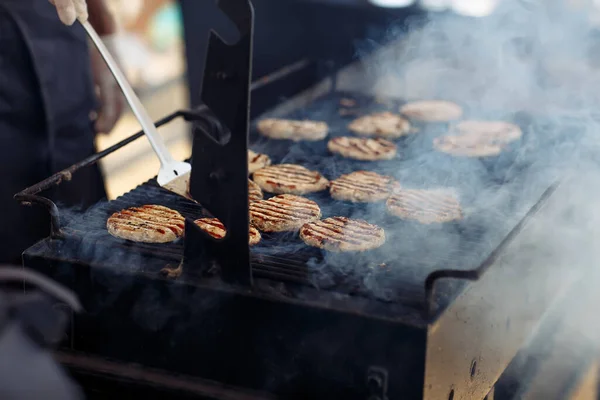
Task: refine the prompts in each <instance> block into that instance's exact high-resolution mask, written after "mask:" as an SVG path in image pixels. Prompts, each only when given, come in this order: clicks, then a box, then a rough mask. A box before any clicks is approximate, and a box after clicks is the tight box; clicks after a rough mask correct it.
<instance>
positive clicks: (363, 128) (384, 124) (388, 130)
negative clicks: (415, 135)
mask: <svg viewBox="0 0 600 400" xmlns="http://www.w3.org/2000/svg"><path fill="white" fill-rule="evenodd" d="M348 129H350V130H351V131H352V132H354V133H356V134H358V135H363V136H379V137H383V138H388V139H393V138H399V137H401V136H405V135H407V134H409V133H410V132H411V128H410V123H409V122H408V120H406V119H404V118H402V117H401V116H399V115H397V114H393V113H391V112H388V111H385V112H380V113H374V114H369V115H365V116H362V117H360V118H357V119H355V120H354V121H352V122H351V123H350V125H348Z"/></svg>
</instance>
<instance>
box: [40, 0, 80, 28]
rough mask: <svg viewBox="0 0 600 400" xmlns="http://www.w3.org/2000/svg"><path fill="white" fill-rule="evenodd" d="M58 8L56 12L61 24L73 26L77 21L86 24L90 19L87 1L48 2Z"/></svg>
mask: <svg viewBox="0 0 600 400" xmlns="http://www.w3.org/2000/svg"><path fill="white" fill-rule="evenodd" d="M48 1H50V3H52V4H53V5H54V7H56V12H57V13H58V17H59V18H60V20H61V22H62V23H63V24H65V25H73V23H75V20H79V21H80V22H85V21H87V19H88V8H87V2H86V0H48Z"/></svg>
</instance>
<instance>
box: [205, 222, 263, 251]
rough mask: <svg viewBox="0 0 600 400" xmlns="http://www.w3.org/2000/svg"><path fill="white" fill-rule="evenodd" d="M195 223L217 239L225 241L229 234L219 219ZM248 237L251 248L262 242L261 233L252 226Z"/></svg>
mask: <svg viewBox="0 0 600 400" xmlns="http://www.w3.org/2000/svg"><path fill="white" fill-rule="evenodd" d="M194 223H195V224H196V225H198V227H200V229H202V230H203V231H204V232H206V233H208V234H209V235H210V236H212V237H214V238H215V239H223V238H224V237H225V234H226V233H227V230H226V229H225V225H223V223H222V222H221V221H219V220H218V219H217V218H200V219H197V220H195V221H194ZM248 235H249V238H248V244H250V246H254V245H255V244H257V243H258V242H260V238H261V236H260V232H259V231H258V230H257V229H256V228H255V227H253V226H250V229H249V231H248Z"/></svg>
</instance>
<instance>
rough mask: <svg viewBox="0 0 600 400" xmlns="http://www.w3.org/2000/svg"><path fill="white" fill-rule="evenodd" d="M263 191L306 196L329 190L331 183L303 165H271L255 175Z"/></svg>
mask: <svg viewBox="0 0 600 400" xmlns="http://www.w3.org/2000/svg"><path fill="white" fill-rule="evenodd" d="M252 177H253V179H254V182H256V183H257V184H258V186H260V187H261V189H262V190H264V191H265V192H269V193H276V194H283V193H288V194H306V193H313V192H319V191H321V190H325V189H327V187H328V186H329V181H328V180H327V179H326V178H325V177H323V175H321V174H320V173H318V172H317V171H311V170H309V169H307V168H304V167H303V166H301V165H295V164H279V165H271V166H269V167H266V168H263V169H261V170H259V171H256V172H255V173H254V174H253V176H252Z"/></svg>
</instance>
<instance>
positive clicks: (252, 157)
mask: <svg viewBox="0 0 600 400" xmlns="http://www.w3.org/2000/svg"><path fill="white" fill-rule="evenodd" d="M269 165H271V159H270V158H269V156H267V155H266V154H260V153H256V152H254V151H252V150H248V173H249V174H252V173H253V172H256V171H258V170H259V169H261V168H264V167H267V166H269Z"/></svg>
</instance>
